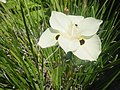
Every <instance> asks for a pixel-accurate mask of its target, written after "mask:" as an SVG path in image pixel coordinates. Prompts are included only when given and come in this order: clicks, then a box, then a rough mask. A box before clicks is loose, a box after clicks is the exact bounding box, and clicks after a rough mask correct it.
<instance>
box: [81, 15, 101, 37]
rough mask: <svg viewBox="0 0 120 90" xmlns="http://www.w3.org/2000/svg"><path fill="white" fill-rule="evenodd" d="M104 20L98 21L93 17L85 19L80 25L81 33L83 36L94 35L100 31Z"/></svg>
mask: <svg viewBox="0 0 120 90" xmlns="http://www.w3.org/2000/svg"><path fill="white" fill-rule="evenodd" d="M102 22H103V21H102V20H98V19H95V18H92V17H88V18H85V19H84V20H83V21H81V23H80V32H81V35H83V36H91V35H94V34H95V33H96V32H97V31H98V29H99V26H100V24H101V23H102Z"/></svg>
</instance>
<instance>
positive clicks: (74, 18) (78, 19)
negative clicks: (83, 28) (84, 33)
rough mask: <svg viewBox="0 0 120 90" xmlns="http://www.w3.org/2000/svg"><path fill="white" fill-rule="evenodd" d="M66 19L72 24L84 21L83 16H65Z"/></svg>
mask: <svg viewBox="0 0 120 90" xmlns="http://www.w3.org/2000/svg"><path fill="white" fill-rule="evenodd" d="M67 17H68V19H69V20H70V21H71V22H72V23H74V24H79V23H80V22H81V21H82V20H83V19H84V17H83V16H73V15H67Z"/></svg>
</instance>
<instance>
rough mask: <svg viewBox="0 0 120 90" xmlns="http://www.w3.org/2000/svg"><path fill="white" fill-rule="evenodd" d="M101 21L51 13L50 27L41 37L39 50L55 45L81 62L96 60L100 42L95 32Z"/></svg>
mask: <svg viewBox="0 0 120 90" xmlns="http://www.w3.org/2000/svg"><path fill="white" fill-rule="evenodd" d="M101 23H102V20H98V19H95V18H93V17H88V18H84V17H83V16H73V15H65V14H64V13H61V12H56V11H53V12H52V14H51V17H50V26H51V28H48V29H47V30H45V32H43V34H42V35H41V37H40V39H39V42H38V45H39V46H40V47H41V48H46V47H51V46H54V45H56V44H57V43H58V44H59V45H60V46H61V48H62V49H63V50H64V51H65V52H66V53H67V52H69V51H72V52H73V54H74V55H76V56H77V57H78V58H80V59H83V60H90V61H94V60H97V58H98V56H99V54H100V53H101V41H100V38H99V37H98V35H96V32H97V31H98V29H99V26H100V24H101Z"/></svg>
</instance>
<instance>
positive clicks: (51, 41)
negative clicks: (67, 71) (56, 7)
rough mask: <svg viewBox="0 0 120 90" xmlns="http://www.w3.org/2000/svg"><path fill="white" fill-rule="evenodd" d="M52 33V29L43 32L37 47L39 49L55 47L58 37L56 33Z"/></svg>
mask: <svg viewBox="0 0 120 90" xmlns="http://www.w3.org/2000/svg"><path fill="white" fill-rule="evenodd" d="M53 31H54V29H52V28H48V29H47V30H45V32H43V34H42V35H41V37H40V39H39V42H38V45H39V46H40V47H41V48H46V47H50V46H54V45H56V43H57V40H56V36H57V35H58V33H53ZM55 32H56V31H55Z"/></svg>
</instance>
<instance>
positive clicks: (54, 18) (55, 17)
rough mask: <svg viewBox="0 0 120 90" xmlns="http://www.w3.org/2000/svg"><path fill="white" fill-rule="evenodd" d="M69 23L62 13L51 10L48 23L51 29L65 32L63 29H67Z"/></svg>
mask: <svg viewBox="0 0 120 90" xmlns="http://www.w3.org/2000/svg"><path fill="white" fill-rule="evenodd" d="M69 23H70V22H69V19H68V18H67V16H66V15H65V14H64V13H61V12H56V11H52V14H51V17H50V25H51V27H52V28H53V29H56V30H58V31H59V32H62V33H65V30H67V29H68V25H69Z"/></svg>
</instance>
